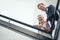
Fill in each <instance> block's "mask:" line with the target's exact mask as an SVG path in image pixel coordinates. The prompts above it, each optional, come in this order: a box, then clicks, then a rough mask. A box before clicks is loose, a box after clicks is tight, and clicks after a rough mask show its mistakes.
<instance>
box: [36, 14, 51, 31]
mask: <svg viewBox="0 0 60 40" xmlns="http://www.w3.org/2000/svg"><path fill="white" fill-rule="evenodd" d="M37 19H38V22H39V24H38V25H35V26H36V27H38V28H40V29H42V30H45V31H50V26H49V24H46V22H45V21H44V17H43V16H42V15H38V18H37Z"/></svg>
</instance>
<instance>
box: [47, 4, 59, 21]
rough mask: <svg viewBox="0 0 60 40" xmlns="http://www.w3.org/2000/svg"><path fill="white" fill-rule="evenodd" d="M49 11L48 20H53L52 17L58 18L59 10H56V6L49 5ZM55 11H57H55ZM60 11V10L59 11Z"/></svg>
mask: <svg viewBox="0 0 60 40" xmlns="http://www.w3.org/2000/svg"><path fill="white" fill-rule="evenodd" d="M47 8H48V11H46V14H47V20H52V18H55V20H58V14H57V11H59V10H55V7H54V6H53V5H49V6H48V7H47ZM54 11H55V12H56V13H54ZM59 12H60V11H59Z"/></svg>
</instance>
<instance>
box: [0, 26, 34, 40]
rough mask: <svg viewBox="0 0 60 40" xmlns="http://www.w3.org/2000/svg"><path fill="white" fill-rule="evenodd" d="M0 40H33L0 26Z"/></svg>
mask: <svg viewBox="0 0 60 40" xmlns="http://www.w3.org/2000/svg"><path fill="white" fill-rule="evenodd" d="M0 40H34V39H33V38H30V37H28V36H25V35H23V34H18V33H16V32H13V31H11V30H9V29H6V28H4V27H2V26H0Z"/></svg>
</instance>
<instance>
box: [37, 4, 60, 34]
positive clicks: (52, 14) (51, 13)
mask: <svg viewBox="0 0 60 40" xmlns="http://www.w3.org/2000/svg"><path fill="white" fill-rule="evenodd" d="M37 7H38V9H39V10H41V11H43V12H45V13H46V14H47V20H46V23H45V25H46V24H48V21H50V24H51V28H50V29H49V28H45V27H44V28H45V30H48V31H50V30H51V31H50V33H51V34H52V31H53V30H54V29H55V21H58V18H59V16H58V13H57V11H58V12H59V13H60V10H59V9H56V7H54V6H53V5H49V6H48V7H46V5H45V4H44V3H39V4H38V5H37ZM41 24H42V23H40V25H39V26H41Z"/></svg>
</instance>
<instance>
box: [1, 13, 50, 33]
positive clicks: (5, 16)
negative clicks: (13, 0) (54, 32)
mask: <svg viewBox="0 0 60 40" xmlns="http://www.w3.org/2000/svg"><path fill="white" fill-rule="evenodd" d="M0 17H3V18H6V19H9V20H11V21H14V22H17V23H19V24H22V25H25V26H28V27H30V28H34V29H37V30H39V31H42V32H45V33H48V34H50V32H47V31H44V30H41V29H39V28H37V27H35V26H32V25H29V24H27V23H24V22H21V21H18V20H15V19H12V18H10V17H7V16H4V15H1V14H0Z"/></svg>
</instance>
